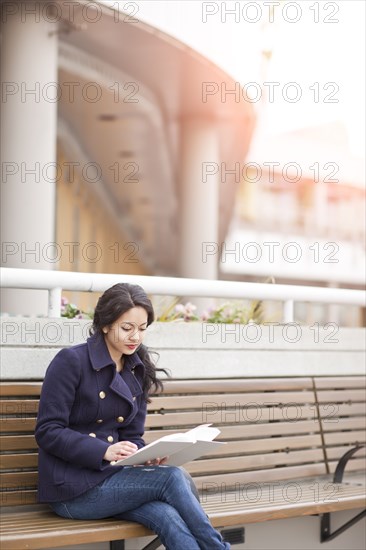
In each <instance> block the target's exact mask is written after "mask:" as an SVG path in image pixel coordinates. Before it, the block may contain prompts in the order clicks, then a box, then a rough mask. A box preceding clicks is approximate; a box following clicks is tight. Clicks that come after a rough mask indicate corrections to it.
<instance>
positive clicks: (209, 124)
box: [178, 118, 221, 309]
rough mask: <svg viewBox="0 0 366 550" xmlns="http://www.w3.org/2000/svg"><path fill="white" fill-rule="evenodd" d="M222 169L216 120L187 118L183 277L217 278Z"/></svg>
mask: <svg viewBox="0 0 366 550" xmlns="http://www.w3.org/2000/svg"><path fill="white" fill-rule="evenodd" d="M220 169H221V166H220V158H219V142H218V132H217V128H216V124H215V122H213V121H210V120H207V119H199V118H197V119H193V118H190V119H188V120H186V121H184V122H183V124H182V133H181V163H180V174H181V181H180V194H179V211H180V237H181V240H180V243H181V245H180V250H179V251H178V253H179V266H180V276H181V277H192V278H199V279H217V276H218V261H219V249H220V247H219V243H218V224H219V182H220ZM210 251H211V252H212V254H208V252H210ZM192 301H194V303H195V304H196V305H197V306H198V307H199V309H204V308H206V307H207V306H208V305H209V304H211V303H212V300H208V299H197V298H194V299H192Z"/></svg>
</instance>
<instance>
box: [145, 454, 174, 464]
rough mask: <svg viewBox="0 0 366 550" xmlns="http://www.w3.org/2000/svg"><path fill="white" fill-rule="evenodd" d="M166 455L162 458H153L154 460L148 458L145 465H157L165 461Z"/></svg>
mask: <svg viewBox="0 0 366 550" xmlns="http://www.w3.org/2000/svg"><path fill="white" fill-rule="evenodd" d="M168 458H169V457H168V456H164V458H155V459H154V460H148V461H147V462H145V466H159V465H163V464H165V463H166V461H167V460H168Z"/></svg>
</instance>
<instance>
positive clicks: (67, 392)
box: [35, 348, 109, 470]
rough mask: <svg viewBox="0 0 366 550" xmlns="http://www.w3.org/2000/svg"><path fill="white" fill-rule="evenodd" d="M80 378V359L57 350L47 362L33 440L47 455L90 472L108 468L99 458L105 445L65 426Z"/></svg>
mask: <svg viewBox="0 0 366 550" xmlns="http://www.w3.org/2000/svg"><path fill="white" fill-rule="evenodd" d="M80 378H81V365H80V357H79V356H78V354H77V353H76V352H75V350H73V348H69V349H63V350H61V351H60V352H59V353H58V354H57V355H56V357H55V358H54V359H53V361H52V362H51V363H50V365H49V367H48V369H47V372H46V376H45V379H44V382H43V386H42V392H41V398H40V404H39V412H38V418H37V424H36V431H35V437H36V441H37V443H38V445H39V446H40V447H41V448H42V449H44V450H45V451H46V452H47V453H50V454H52V455H54V456H57V457H58V458H61V459H62V460H65V461H67V462H71V463H73V464H78V465H80V466H84V467H87V468H91V469H94V470H102V469H104V468H105V467H106V466H108V465H109V462H107V461H104V460H103V456H104V454H105V452H106V450H107V448H108V447H109V443H107V442H104V441H101V440H100V439H97V438H93V437H90V436H89V435H87V434H82V433H80V432H78V431H76V430H73V429H71V428H70V427H69V418H70V412H71V409H72V406H73V404H74V402H75V399H76V393H77V387H78V385H79V383H80Z"/></svg>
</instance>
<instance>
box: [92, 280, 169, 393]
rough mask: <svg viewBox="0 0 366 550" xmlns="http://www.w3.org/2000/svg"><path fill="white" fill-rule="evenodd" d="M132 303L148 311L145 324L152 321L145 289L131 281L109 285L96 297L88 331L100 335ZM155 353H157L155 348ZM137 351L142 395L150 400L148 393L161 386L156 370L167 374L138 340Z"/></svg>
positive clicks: (130, 306) (132, 305) (151, 308)
mask: <svg viewBox="0 0 366 550" xmlns="http://www.w3.org/2000/svg"><path fill="white" fill-rule="evenodd" d="M133 307H142V308H143V309H144V310H145V311H146V313H147V326H149V325H151V323H153V322H154V309H153V306H152V303H151V301H150V299H149V298H148V296H147V295H146V293H145V291H144V289H143V288H142V287H141V286H139V285H132V284H130V283H117V284H116V285H114V286H112V287H111V288H108V289H107V290H106V291H105V292H104V293H103V294H102V296H101V297H100V298H99V300H98V302H97V305H96V307H95V311H94V319H93V324H92V327H91V329H90V334H92V335H93V334H95V335H96V336H99V337H100V338H103V331H102V329H103V327H107V326H109V325H111V324H113V323H114V322H115V321H116V320H117V319H118V318H119V317H120V316H121V315H123V314H124V313H126V311H128V310H129V309H132V308H133ZM154 353H155V355H157V356H158V354H157V353H156V352H154ZM137 354H138V356H139V357H140V359H141V361H142V362H143V364H144V366H145V376H144V380H143V386H142V389H143V390H144V396H145V399H146V400H147V401H148V402H149V401H150V400H149V394H151V393H154V392H156V391H158V390H162V389H163V383H162V381H161V380H159V378H158V377H157V372H163V373H164V374H167V371H166V370H165V369H162V368H157V367H156V365H155V363H154V362H153V360H152V358H151V355H152V353H151V352H150V351H149V349H148V348H147V347H146V346H144V345H143V344H141V345H140V346H139V348H138V350H137Z"/></svg>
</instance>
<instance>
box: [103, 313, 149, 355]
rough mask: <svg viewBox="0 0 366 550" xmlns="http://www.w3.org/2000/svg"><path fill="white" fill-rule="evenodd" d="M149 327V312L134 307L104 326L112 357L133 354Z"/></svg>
mask: <svg viewBox="0 0 366 550" xmlns="http://www.w3.org/2000/svg"><path fill="white" fill-rule="evenodd" d="M146 329H147V312H146V311H145V310H144V308H143V307H133V308H131V309H129V310H128V311H126V312H125V313H123V315H121V316H120V317H119V318H118V319H117V320H116V321H115V322H114V323H113V324H112V325H109V326H107V327H103V333H104V338H105V342H106V344H107V347H108V350H109V353H110V355H111V357H112V359H114V360H116V359H118V358H120V357H121V355H131V354H132V353H133V352H134V351H136V349H137V348H138V346H139V345H140V344H141V342H142V340H143V338H144V336H145V332H144V331H145V330H146Z"/></svg>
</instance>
